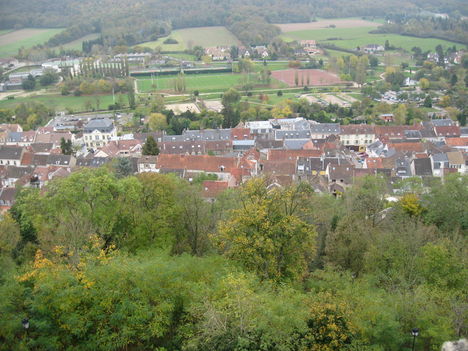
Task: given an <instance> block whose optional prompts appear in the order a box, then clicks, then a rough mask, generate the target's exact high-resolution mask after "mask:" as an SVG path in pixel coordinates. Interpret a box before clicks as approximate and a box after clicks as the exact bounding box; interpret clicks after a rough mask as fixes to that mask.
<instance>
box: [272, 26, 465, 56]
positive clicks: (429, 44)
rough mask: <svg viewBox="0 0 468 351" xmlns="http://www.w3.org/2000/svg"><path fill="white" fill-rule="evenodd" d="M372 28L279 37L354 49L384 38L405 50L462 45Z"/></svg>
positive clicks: (330, 30) (297, 32) (293, 33)
mask: <svg viewBox="0 0 468 351" xmlns="http://www.w3.org/2000/svg"><path fill="white" fill-rule="evenodd" d="M374 29H375V27H354V28H322V29H308V30H299V31H293V32H288V33H285V34H282V35H281V38H282V39H283V40H285V41H288V42H289V41H293V40H305V39H313V40H316V41H318V42H319V43H327V44H333V45H336V46H337V47H340V48H344V49H355V48H356V47H358V46H360V47H362V46H365V45H368V44H380V45H384V44H385V41H386V40H388V41H389V43H390V45H391V46H395V47H396V48H402V49H404V50H407V51H410V50H411V49H412V48H413V47H415V46H418V47H420V48H421V49H422V50H423V51H427V50H432V51H433V50H435V47H436V46H437V45H439V44H441V45H442V46H444V47H448V46H453V45H456V46H458V47H461V46H462V45H461V44H456V43H453V42H450V41H447V40H441V39H432V38H416V37H410V36H403V35H398V34H370V33H369V32H370V31H372V30H374Z"/></svg>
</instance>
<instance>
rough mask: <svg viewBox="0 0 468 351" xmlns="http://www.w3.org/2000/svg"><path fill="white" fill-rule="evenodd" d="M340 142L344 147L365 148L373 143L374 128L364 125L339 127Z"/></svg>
mask: <svg viewBox="0 0 468 351" xmlns="http://www.w3.org/2000/svg"><path fill="white" fill-rule="evenodd" d="M340 140H341V143H342V144H343V145H344V146H346V147H357V148H359V147H361V148H362V147H365V146H367V145H370V144H372V143H373V142H374V141H375V131H374V127H373V126H369V125H365V124H350V125H346V126H341V132H340Z"/></svg>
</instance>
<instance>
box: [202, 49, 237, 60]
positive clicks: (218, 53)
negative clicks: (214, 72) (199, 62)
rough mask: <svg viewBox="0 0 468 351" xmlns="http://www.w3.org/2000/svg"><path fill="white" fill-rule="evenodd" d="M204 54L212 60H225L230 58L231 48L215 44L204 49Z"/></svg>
mask: <svg viewBox="0 0 468 351" xmlns="http://www.w3.org/2000/svg"><path fill="white" fill-rule="evenodd" d="M205 55H206V56H209V57H211V59H212V60H213V61H226V60H230V59H231V49H230V48H228V47H225V46H215V47H209V48H206V49H205Z"/></svg>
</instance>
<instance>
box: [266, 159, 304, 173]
mask: <svg viewBox="0 0 468 351" xmlns="http://www.w3.org/2000/svg"><path fill="white" fill-rule="evenodd" d="M262 164H263V172H264V173H267V174H278V175H292V174H295V173H296V161H295V160H293V161H290V160H287V161H269V160H265V161H263V162H262Z"/></svg>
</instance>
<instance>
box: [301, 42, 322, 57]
mask: <svg viewBox="0 0 468 351" xmlns="http://www.w3.org/2000/svg"><path fill="white" fill-rule="evenodd" d="M299 45H300V46H301V48H302V50H304V52H305V53H306V54H307V55H309V56H313V55H318V54H320V53H321V52H322V51H321V50H320V49H319V48H318V47H317V42H316V41H315V40H301V41H300V42H299Z"/></svg>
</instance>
